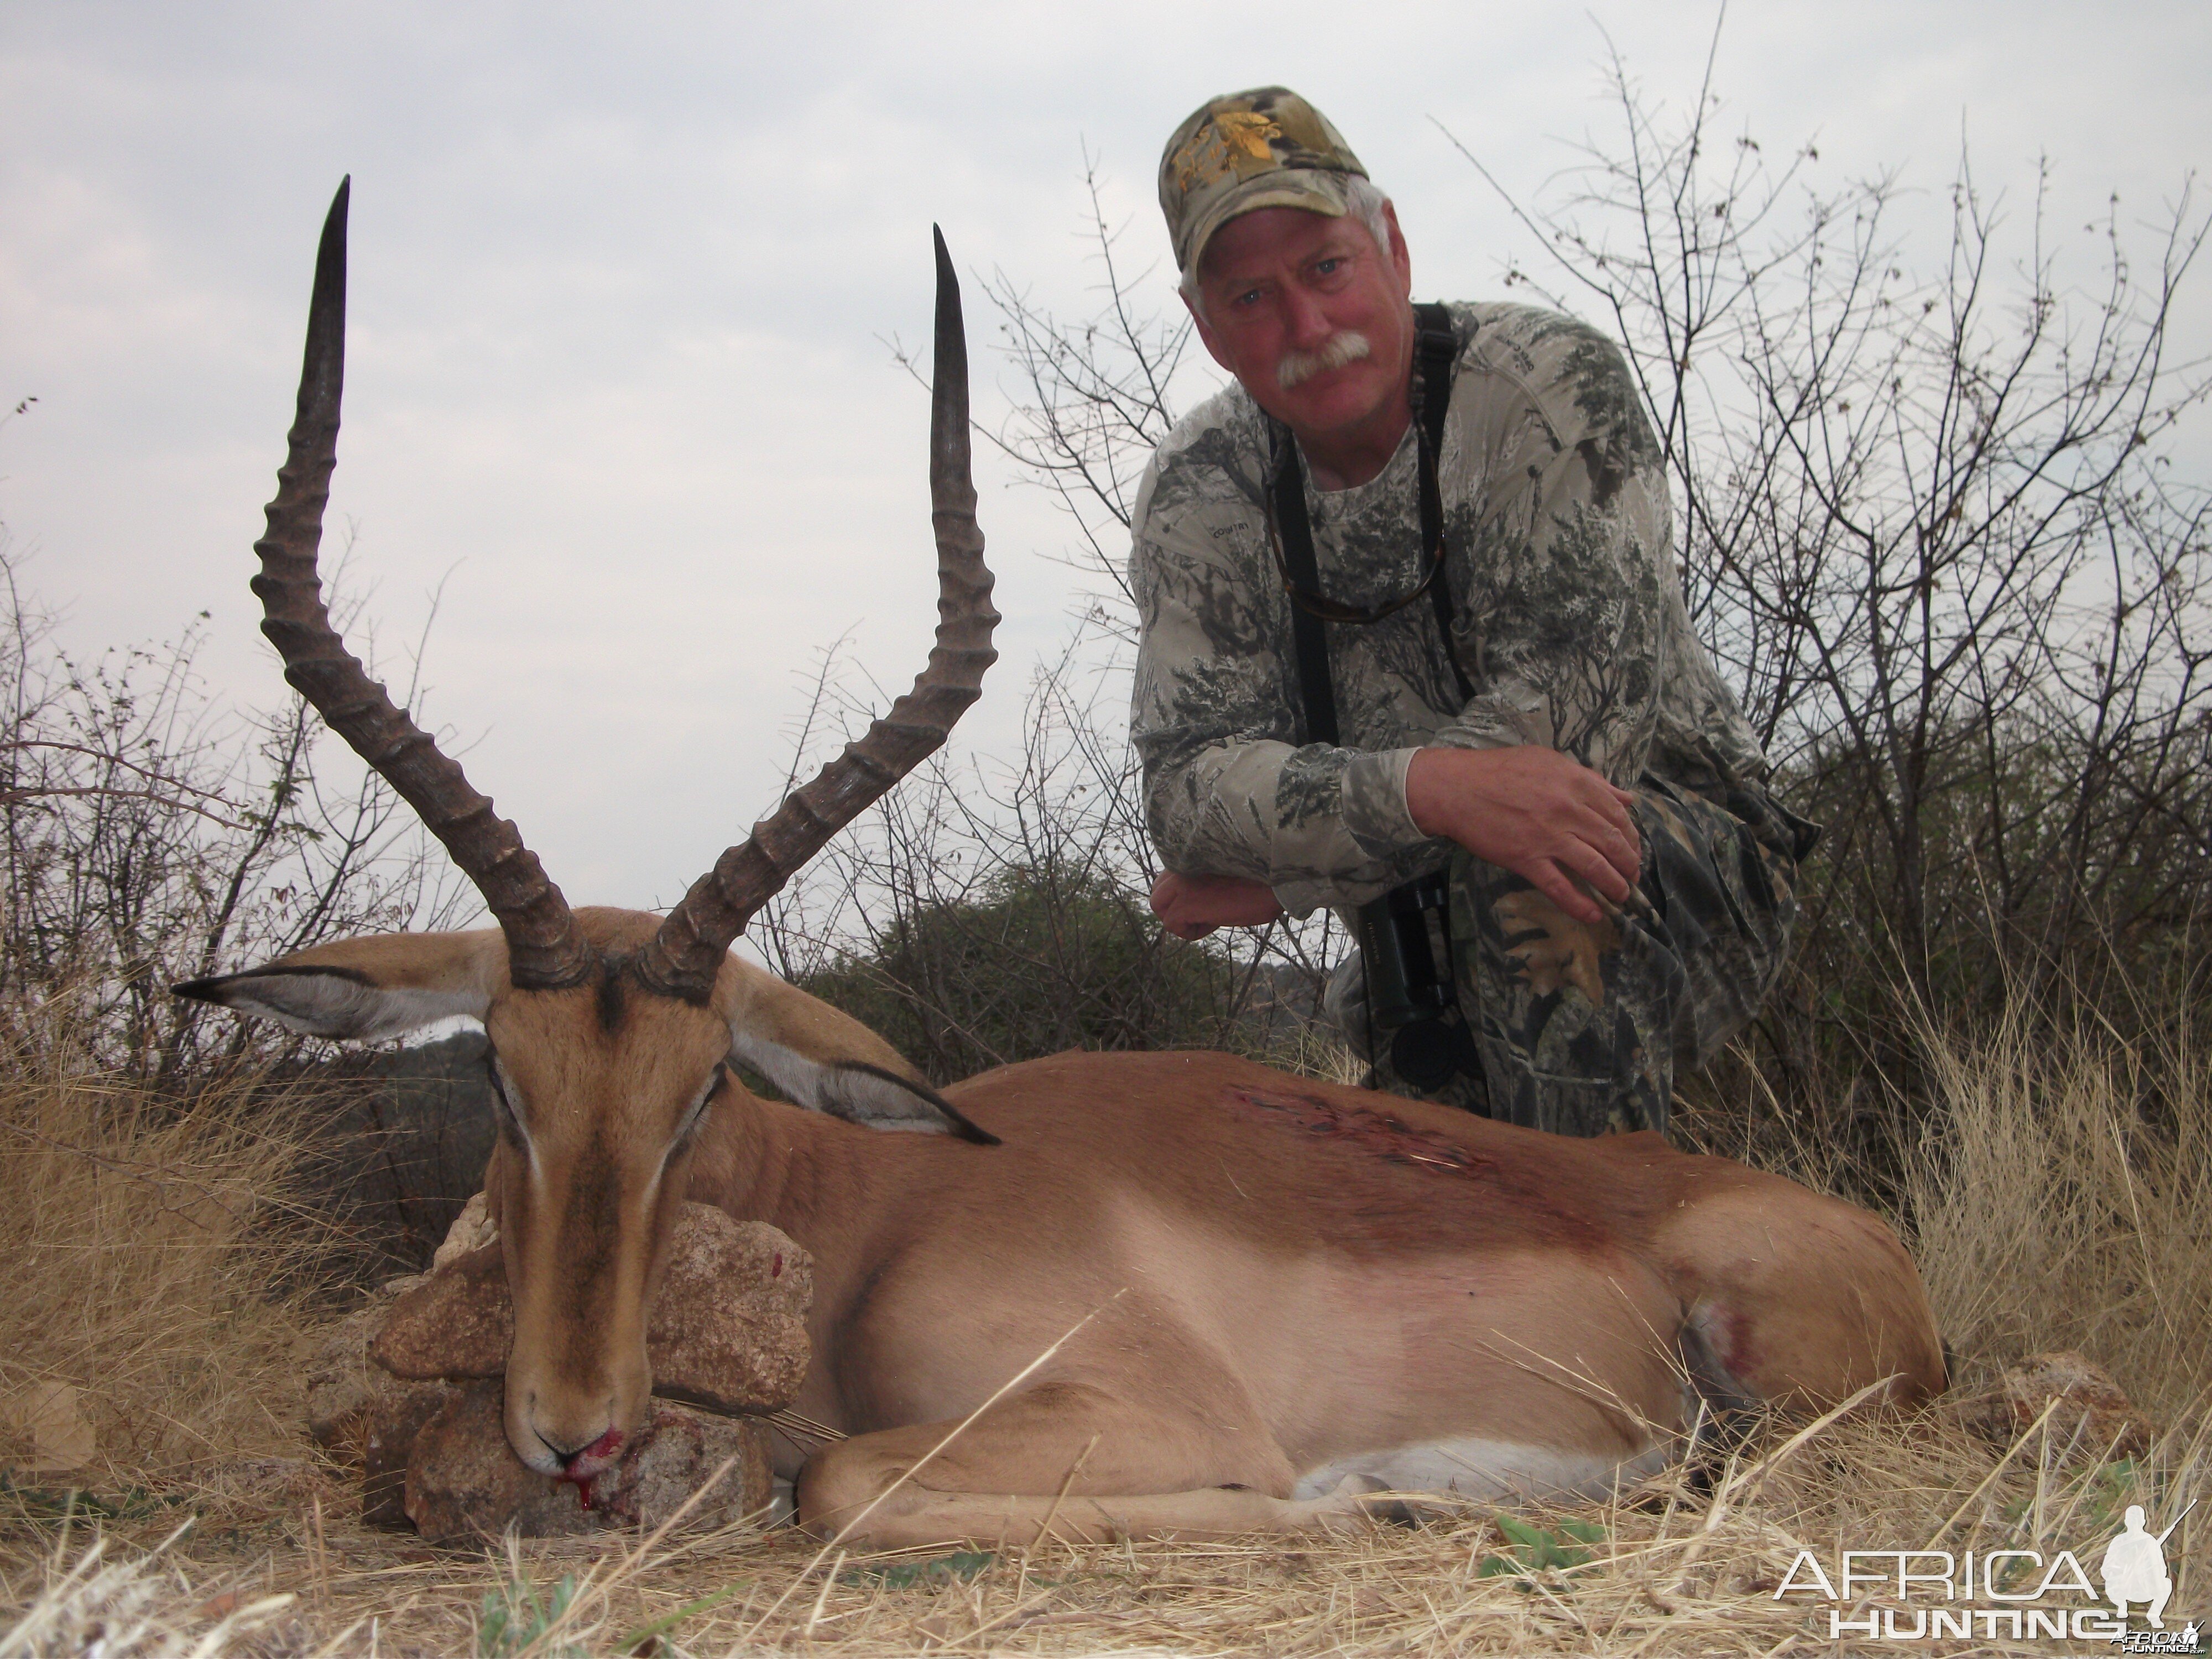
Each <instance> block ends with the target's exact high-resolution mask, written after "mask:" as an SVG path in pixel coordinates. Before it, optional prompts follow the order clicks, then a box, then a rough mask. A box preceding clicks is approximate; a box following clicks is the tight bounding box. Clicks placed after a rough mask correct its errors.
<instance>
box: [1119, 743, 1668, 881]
mask: <svg viewBox="0 0 2212 1659" xmlns="http://www.w3.org/2000/svg"><path fill="white" fill-rule="evenodd" d="M1635 799H1636V797H1635V796H1633V795H1632V794H1630V793H1628V792H1627V791H1626V789H1616V788H1614V787H1613V786H1612V785H1611V784H1609V783H1607V781H1605V780H1604V779H1603V778H1601V777H1600V776H1599V775H1597V774H1596V773H1595V772H1593V771H1591V770H1590V769H1589V767H1587V766H1584V765H1583V763H1581V762H1579V761H1577V760H1575V759H1573V758H1571V757H1569V756H1566V755H1563V754H1561V753H1559V750H1555V749H1539V748H1534V747H1529V748H1521V749H1424V750H1420V751H1419V752H1418V753H1417V754H1415V755H1414V757H1413V765H1412V766H1411V767H1410V768H1408V769H1407V773H1406V804H1407V806H1409V807H1410V808H1412V809H1413V823H1415V825H1416V826H1418V827H1419V829H1420V831H1421V833H1422V834H1423V835H1425V836H1443V837H1445V838H1446V839H1448V840H1451V841H1455V842H1458V843H1459V844H1460V845H1461V846H1462V847H1464V848H1467V850H1468V852H1470V853H1472V854H1474V855H1475V857H1477V858H1479V859H1481V860H1483V861H1484V862H1486V863H1488V864H1495V865H1497V866H1499V867H1500V868H1501V869H1506V870H1510V871H1511V872H1513V873H1514V874H1515V875H1516V876H1521V877H1523V878H1526V879H1527V880H1528V881H1530V882H1532V883H1534V884H1535V886H1536V888H1537V889H1538V890H1539V891H1541V892H1542V893H1543V894H1544V895H1545V896H1547V897H1548V898H1550V899H1551V901H1552V902H1553V903H1554V904H1556V905H1558V906H1559V908H1561V909H1562V910H1565V912H1566V913H1567V914H1568V915H1571V916H1575V917H1578V918H1579V919H1581V920H1582V921H1587V922H1598V921H1603V920H1604V919H1605V912H1604V910H1603V909H1602V908H1601V907H1600V906H1599V905H1598V904H1596V903H1595V902H1594V901H1593V900H1592V899H1591V898H1590V896H1589V893H1587V892H1584V891H1583V890H1582V889H1581V888H1580V887H1578V886H1577V884H1576V880H1577V879H1579V880H1580V881H1583V882H1586V883H1588V884H1589V887H1590V888H1591V889H1592V890H1595V891H1596V892H1598V893H1601V894H1602V895H1603V896H1605V897H1607V898H1608V899H1610V900H1612V901H1613V902H1614V903H1615V904H1619V903H1621V902H1624V901H1625V900H1626V898H1627V897H1628V895H1629V891H1630V890H1631V889H1632V888H1633V887H1634V886H1635V884H1636V880H1637V878H1638V876H1639V875H1641V874H1642V873H1643V850H1642V847H1641V844H1640V842H1639V841H1638V836H1637V831H1636V821H1635V819H1633V818H1632V817H1630V816H1629V812H1628V809H1629V807H1630V806H1631V805H1632V804H1633V803H1634V801H1635ZM1152 908H1154V909H1158V908H1159V899H1158V891H1157V890H1155V893H1154V897H1153V900H1152Z"/></svg>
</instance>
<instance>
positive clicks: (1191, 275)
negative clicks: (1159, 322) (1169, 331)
mask: <svg viewBox="0 0 2212 1659" xmlns="http://www.w3.org/2000/svg"><path fill="white" fill-rule="evenodd" d="M1344 197H1345V203H1346V206H1347V207H1349V208H1350V209H1351V210H1352V217H1354V218H1356V219H1358V221H1359V222H1360V223H1361V224H1363V225H1364V226H1366V227H1367V234H1369V235H1370V236H1372V237H1373V238H1374V239H1375V246H1376V251H1377V252H1381V253H1382V254H1383V256H1384V257H1385V258H1388V257H1389V252H1390V222H1389V220H1388V219H1386V218H1384V217H1383V209H1384V208H1386V207H1388V206H1389V205H1390V198H1389V197H1387V196H1385V195H1384V194H1383V192H1382V191H1380V190H1378V189H1376V186H1375V184H1374V182H1373V181H1372V180H1371V179H1363V178H1361V177H1360V176H1359V175H1358V173H1348V174H1346V177H1345V180H1344ZM1205 263H1206V251H1205V250H1204V249H1203V248H1201V249H1200V250H1199V255H1198V258H1195V259H1194V260H1192V261H1191V265H1190V269H1189V270H1186V271H1185V272H1183V274H1182V283H1181V284H1180V285H1179V286H1180V288H1181V290H1182V297H1183V298H1184V299H1185V300H1187V301H1189V302H1190V307H1191V309H1192V310H1194V311H1195V312H1197V313H1199V315H1200V316H1201V317H1202V316H1204V315H1205V314H1206V295H1204V294H1203V293H1202V292H1201V291H1200V289H1199V285H1198V273H1199V268H1200V266H1202V265H1203V264H1205Z"/></svg>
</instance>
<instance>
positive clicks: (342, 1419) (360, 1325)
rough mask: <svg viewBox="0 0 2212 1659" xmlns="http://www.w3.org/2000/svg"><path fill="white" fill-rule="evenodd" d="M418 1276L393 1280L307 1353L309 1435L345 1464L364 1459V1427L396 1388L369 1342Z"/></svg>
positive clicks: (346, 1317)
mask: <svg viewBox="0 0 2212 1659" xmlns="http://www.w3.org/2000/svg"><path fill="white" fill-rule="evenodd" d="M418 1282H419V1281H418V1280H416V1279H394V1280H392V1281H391V1283H390V1284H389V1285H386V1286H385V1287H384V1288H383V1289H382V1290H380V1291H371V1292H370V1293H369V1299H368V1302H367V1303H366V1304H363V1305H362V1306H361V1307H359V1308H357V1309H356V1310H354V1311H353V1312H352V1313H350V1314H349V1315H347V1316H345V1318H343V1319H342V1320H340V1321H339V1322H337V1324H335V1325H333V1326H331V1328H330V1329H329V1331H327V1332H326V1333H325V1334H324V1336H323V1339H322V1340H321V1342H320V1343H319V1344H318V1345H317V1346H316V1348H315V1351H314V1352H313V1353H312V1354H311V1355H309V1356H308V1358H307V1366H306V1370H305V1375H306V1378H307V1437H308V1438H309V1439H311V1440H313V1442H314V1443H316V1444H317V1445H318V1446H320V1447H321V1448H322V1449H324V1450H325V1451H326V1452H329V1453H330V1454H331V1455H332V1456H334V1457H336V1458H337V1460H338V1461H339V1462H347V1463H358V1462H360V1461H361V1425H362V1415H363V1413H366V1412H367V1411H368V1408H369V1406H370V1405H371V1403H372V1402H373V1401H374V1400H375V1399H376V1397H377V1396H378V1395H379V1394H380V1393H382V1392H385V1391H386V1390H388V1389H391V1388H392V1376H391V1375H390V1374H389V1373H388V1372H386V1371H385V1370H382V1369H380V1367H378V1366H375V1365H372V1364H370V1363H369V1359H368V1345H369V1343H370V1342H371V1340H374V1337H375V1335H376V1333H377V1330H378V1328H380V1326H381V1325H382V1324H383V1322H385V1320H386V1319H387V1318H389V1317H390V1316H391V1314H392V1300H393V1297H395V1296H396V1295H397V1294H398V1290H397V1289H395V1288H394V1287H395V1286H397V1287H398V1288H399V1289H404V1288H406V1287H409V1286H411V1285H415V1284H416V1283H418Z"/></svg>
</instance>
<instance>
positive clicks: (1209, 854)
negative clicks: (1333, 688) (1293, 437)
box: [1130, 442, 1447, 915]
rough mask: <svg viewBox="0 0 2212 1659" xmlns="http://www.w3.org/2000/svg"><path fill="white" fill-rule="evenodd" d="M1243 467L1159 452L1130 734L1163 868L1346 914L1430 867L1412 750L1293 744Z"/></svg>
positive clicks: (1142, 547)
mask: <svg viewBox="0 0 2212 1659" xmlns="http://www.w3.org/2000/svg"><path fill="white" fill-rule="evenodd" d="M1258 490H1259V483H1258V480H1257V478H1256V477H1253V476H1250V475H1249V472H1246V471H1241V470H1236V469H1231V468H1227V467H1212V466H1192V465H1186V464H1184V462H1183V459H1182V457H1181V456H1179V455H1178V454H1177V453H1175V451H1174V447H1173V445H1172V442H1171V444H1170V447H1169V448H1168V449H1166V450H1164V452H1163V455H1162V457H1161V458H1159V459H1155V460H1154V462H1153V465H1152V471H1149V472H1148V473H1147V474H1146V478H1145V482H1144V484H1143V487H1142V488H1141V489H1140V490H1139V495H1138V500H1137V510H1136V513H1135V520H1134V523H1135V538H1134V550H1133V555H1132V558H1131V569H1130V574H1131V578H1132V586H1133V590H1134V592H1135V596H1136V600H1137V607H1138V618H1139V628H1140V635H1139V646H1138V650H1137V671H1136V685H1135V690H1134V696H1133V705H1132V709H1131V715H1130V736H1131V738H1132V741H1133V743H1134V744H1135V746H1136V750H1137V754H1138V757H1139V760H1140V761H1141V763H1142V764H1143V768H1144V790H1145V807H1146V823H1147V825H1148V827H1149V828H1150V829H1151V831H1152V844H1153V846H1154V847H1155V848H1158V852H1159V855H1160V859H1161V861H1162V862H1163V863H1164V865H1165V866H1167V867H1168V868H1169V869H1170V870H1176V871H1181V872H1184V873H1186V874H1193V875H1228V876H1244V877H1248V878H1253V879H1255V880H1259V881H1264V882H1267V884H1269V885H1271V886H1272V887H1273V889H1274V890H1275V896H1276V897H1277V898H1278V899H1279V901H1280V902H1282V905H1283V908H1285V910H1287V911H1289V912H1290V913H1291V915H1307V914H1309V913H1310V912H1311V911H1312V910H1314V909H1316V908H1318V907H1320V906H1321V905H1322V904H1358V903H1361V902H1365V901H1366V900H1367V899H1369V898H1372V897H1374V896H1377V895H1378V894H1380V893H1383V892H1384V891H1386V890H1389V888H1391V887H1394V886H1395V885H1397V884H1399V883H1401V882H1402V881H1405V880H1407V879H1409V878H1411V877H1412V876H1413V875H1416V874H1419V873H1421V872H1422V871H1423V870H1424V869H1425V868H1427V867H1433V866H1437V865H1440V864H1441V863H1442V862H1443V859H1444V857H1445V854H1446V851H1447V849H1445V848H1443V846H1442V845H1441V844H1440V843H1434V842H1428V841H1425V839H1423V838H1421V837H1420V836H1419V833H1418V832H1416V833H1415V835H1414V836H1413V840H1412V842H1411V843H1410V844H1408V843H1407V841H1406V839H1405V837H1404V836H1402V835H1401V833H1400V826H1401V824H1402V823H1404V822H1405V820H1406V806H1405V798H1406V766H1407V762H1408V761H1409V760H1410V759H1411V758H1412V756H1413V750H1410V749H1399V750H1383V751H1379V752H1363V751H1358V750H1351V749H1343V748H1337V747H1334V746H1333V745H1329V744H1309V743H1306V742H1305V741H1304V730H1303V726H1304V722H1303V720H1302V719H1301V717H1300V712H1299V707H1300V706H1299V703H1298V692H1297V682H1296V675H1295V671H1294V669H1293V667H1292V658H1291V644H1290V639H1289V632H1290V629H1289V618H1288V612H1287V608H1286V605H1285V601H1284V599H1283V597H1282V588H1281V585H1280V583H1279V581H1278V580H1277V579H1276V575H1275V572H1274V569H1273V564H1272V562H1270V560H1269V558H1268V555H1267V547H1266V544H1265V541H1264V534H1265V532H1264V528H1263V526H1264V519H1263V518H1262V516H1261V513H1260V510H1259V506H1258V499H1259V497H1258Z"/></svg>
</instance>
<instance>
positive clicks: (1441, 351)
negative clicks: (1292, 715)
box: [1268, 303, 1474, 747]
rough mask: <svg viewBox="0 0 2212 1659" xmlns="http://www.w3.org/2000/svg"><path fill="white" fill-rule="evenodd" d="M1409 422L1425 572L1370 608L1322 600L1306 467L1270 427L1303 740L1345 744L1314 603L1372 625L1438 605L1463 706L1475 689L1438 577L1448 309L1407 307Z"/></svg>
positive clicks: (1286, 431)
mask: <svg viewBox="0 0 2212 1659" xmlns="http://www.w3.org/2000/svg"><path fill="white" fill-rule="evenodd" d="M1413 327H1414V339H1413V388H1412V391H1413V418H1414V424H1415V425H1416V426H1417V427H1418V428H1419V436H1418V437H1417V439H1416V446H1417V447H1418V448H1419V454H1420V467H1419V474H1420V483H1419V498H1420V499H1419V507H1420V515H1421V548H1422V551H1423V552H1424V553H1425V555H1426V563H1427V569H1426V571H1425V574H1423V576H1422V578H1421V584H1420V586H1419V587H1417V588H1415V589H1414V590H1413V592H1410V593H1407V594H1405V595H1403V596H1402V597H1401V598H1400V599H1397V600H1395V602H1393V603H1391V604H1389V605H1382V606H1378V607H1376V608H1375V609H1373V610H1371V611H1357V610H1355V609H1353V608H1352V607H1349V606H1338V605H1333V604H1330V603H1329V602H1328V601H1327V600H1325V599H1322V595H1321V570H1320V567H1319V566H1318V564H1317V563H1316V561H1315V558H1314V544H1313V523H1312V520H1310V519H1309V518H1308V517H1307V514H1306V478H1305V468H1304V465H1302V464H1301V462H1300V460H1299V457H1298V445H1297V438H1296V437H1295V436H1293V435H1292V434H1291V430H1290V428H1288V427H1286V426H1285V425H1284V424H1283V423H1282V422H1279V421H1271V422H1269V423H1268V424H1269V427H1270V428H1271V429H1272V431H1273V435H1274V445H1275V454H1274V457H1273V460H1274V470H1275V477H1274V483H1273V487H1272V489H1270V490H1269V492H1268V518H1269V519H1270V520H1272V523H1271V525H1270V526H1269V527H1270V529H1271V531H1272V532H1273V536H1272V539H1273V542H1274V544H1275V549H1276V557H1277V559H1278V560H1279V562H1280V563H1281V566H1282V572H1283V586H1284V587H1285V589H1286V590H1287V591H1288V592H1289V593H1290V596H1291V650H1292V654H1293V655H1294V656H1295V657H1296V658H1297V671H1298V691H1299V696H1300V697H1301V699H1302V701H1303V702H1304V704H1305V715H1306V741H1307V742H1308V743H1325V744H1330V745H1331V746H1332V747H1333V746H1334V745H1336V744H1339V743H1340V742H1342V741H1343V739H1342V738H1341V736H1340V732H1339V728H1338V726H1337V720H1336V690H1335V687H1334V683H1333V682H1332V681H1331V679H1330V678H1329V671H1328V632H1327V629H1326V627H1325V625H1324V623H1323V619H1322V616H1320V615H1317V614H1316V609H1315V607H1316V605H1317V604H1318V605H1325V606H1327V609H1328V613H1329V615H1330V617H1331V619H1332V620H1336V621H1342V622H1350V623H1376V622H1380V621H1382V620H1383V617H1388V616H1393V615H1395V614H1396V613H1397V612H1398V611H1401V610H1403V609H1404V608H1405V607H1406V606H1407V605H1410V604H1412V603H1413V601H1414V600H1415V599H1419V597H1420V596H1421V594H1422V593H1423V592H1427V594H1428V595H1429V599H1430V601H1431V604H1432V605H1434V606H1435V607H1436V613H1437V631H1438V633H1439V634H1440V635H1442V637H1443V647H1444V656H1445V659H1447V660H1448V661H1449V663H1450V664H1451V670H1452V678H1454V679H1455V680H1456V681H1458V683H1459V692H1460V699H1461V701H1462V702H1465V701H1466V700H1467V699H1468V698H1469V697H1472V696H1474V684H1473V683H1472V682H1471V681H1469V680H1468V677H1467V674H1466V671H1464V670H1463V669H1462V668H1461V667H1460V665H1459V653H1458V651H1457V650H1456V649H1455V647H1454V645H1453V641H1452V620H1453V618H1452V599H1451V593H1450V591H1449V590H1450V584H1449V582H1447V581H1446V580H1444V575H1443V569H1444V509H1443V489H1442V486H1441V485H1440V484H1439V483H1438V482H1437V458H1438V457H1439V456H1440V455H1441V454H1442V453H1443V439H1444V416H1445V415H1446V414H1447V413H1448V412H1449V410H1450V407H1451V392H1452V368H1453V366H1454V365H1455V363H1456V362H1457V361H1458V358H1459V342H1458V337H1457V336H1456V335H1455V334H1454V333H1453V331H1452V323H1451V312H1450V310H1449V308H1448V307H1445V306H1443V305H1442V304H1440V303H1432V304H1429V305H1420V306H1415V307H1413Z"/></svg>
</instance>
